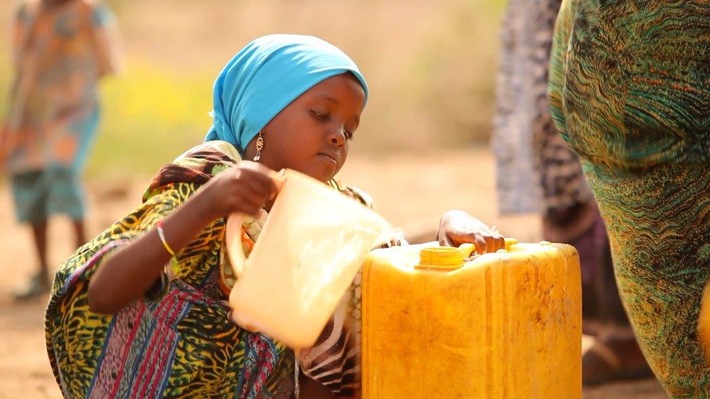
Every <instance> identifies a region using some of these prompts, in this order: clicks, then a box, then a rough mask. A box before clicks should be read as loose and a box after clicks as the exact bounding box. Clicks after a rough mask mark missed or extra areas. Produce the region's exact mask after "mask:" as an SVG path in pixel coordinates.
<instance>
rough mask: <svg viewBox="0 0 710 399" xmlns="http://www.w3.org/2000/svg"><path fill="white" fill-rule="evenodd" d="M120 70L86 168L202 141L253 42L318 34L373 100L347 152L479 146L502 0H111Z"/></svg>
mask: <svg viewBox="0 0 710 399" xmlns="http://www.w3.org/2000/svg"><path fill="white" fill-rule="evenodd" d="M16 3H17V1H3V2H2V4H0V32H2V33H3V34H0V89H1V90H2V93H0V111H2V112H3V114H2V115H3V116H4V110H5V109H6V108H7V92H8V88H9V84H10V80H11V74H12V71H11V63H10V56H9V55H10V48H9V44H10V40H9V37H10V35H9V34H4V33H10V32H11V23H12V18H13V6H14V5H15V4H16ZM109 4H111V6H112V8H113V10H114V12H115V14H116V17H117V22H118V27H119V35H120V37H121V41H122V43H123V64H124V70H123V72H122V73H121V74H120V75H119V76H117V77H112V78H110V79H108V80H106V81H104V82H102V84H101V96H102V112H103V114H102V115H103V117H102V121H101V126H100V132H99V135H98V136H97V139H96V143H95V147H94V152H93V154H92V156H91V158H90V161H89V165H88V170H87V174H88V176H89V177H90V178H100V177H101V176H104V175H114V174H120V175H123V176H128V175H131V174H141V175H142V174H151V173H153V172H155V171H156V170H157V168H159V167H160V165H162V164H164V163H165V162H168V161H170V160H171V159H172V158H174V157H175V156H177V155H179V154H180V153H181V152H183V151H184V150H185V149H187V148H189V147H190V146H192V145H195V144H198V143H199V142H201V141H202V139H203V137H204V134H205V133H206V131H207V129H208V128H209V126H210V124H211V120H210V118H209V115H208V114H209V111H210V110H211V105H212V97H211V96H212V93H211V91H212V83H213V80H214V78H215V77H216V75H217V74H218V73H219V71H220V69H221V67H222V66H223V65H224V64H225V63H226V62H227V61H228V60H229V58H231V56H232V55H233V54H234V53H235V52H236V51H238V50H239V49H240V48H241V47H242V46H244V45H245V44H246V43H248V42H249V41H250V40H251V39H253V38H255V37H257V36H261V35H264V34H269V33H303V34H313V35H316V36H319V37H322V38H324V39H326V40H328V41H330V42H332V43H334V44H335V45H337V46H338V47H340V48H342V49H343V50H344V51H345V52H346V53H348V54H349V55H350V56H351V57H352V58H353V59H354V60H355V62H357V63H358V65H359V66H360V68H361V69H362V71H363V73H364V75H365V77H366V78H367V79H368V83H369V85H370V90H371V97H370V99H369V103H368V106H367V108H366V110H365V113H364V114H363V120H362V123H361V125H360V128H359V129H358V131H357V132H356V135H355V140H354V142H353V144H352V146H351V152H353V153H355V152H357V153H369V154H375V153H387V152H403V151H410V152H415V153H420V154H421V155H422V156H423V157H426V151H427V150H430V149H439V148H450V147H456V146H472V145H487V143H488V138H489V135H490V129H491V122H492V117H493V111H494V108H495V101H494V100H495V99H494V85H495V72H496V67H497V63H498V60H497V57H498V44H499V42H500V40H499V31H500V26H499V25H500V16H501V13H502V9H503V7H504V2H503V1H502V0H468V1H463V0H461V1H452V0H438V1H433V0H409V1H405V0H389V1H377V0H357V1H355V0H301V1H294V0H280V1H276V0H251V1H249V0H204V1H192V0H112V1H109Z"/></svg>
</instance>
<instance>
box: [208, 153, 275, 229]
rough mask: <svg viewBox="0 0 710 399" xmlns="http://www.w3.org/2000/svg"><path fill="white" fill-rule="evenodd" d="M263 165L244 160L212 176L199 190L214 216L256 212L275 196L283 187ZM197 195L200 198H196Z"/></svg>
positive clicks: (215, 217) (254, 214)
mask: <svg viewBox="0 0 710 399" xmlns="http://www.w3.org/2000/svg"><path fill="white" fill-rule="evenodd" d="M273 173H274V172H273V171H272V170H271V169H269V168H267V167H266V166H264V165H261V164H259V163H256V162H251V161H242V162H241V163H240V164H239V165H237V166H234V167H232V168H230V169H229V170H225V171H223V172H221V173H219V174H217V175H216V176H215V177H213V178H212V179H211V180H210V181H209V182H208V183H207V184H205V186H204V187H203V189H202V192H201V193H199V194H198V195H199V200H200V201H203V202H204V205H205V207H206V209H207V210H208V212H209V214H210V215H211V216H212V219H217V218H220V217H224V216H227V215H229V214H231V213H235V212H236V213H243V214H246V215H250V216H256V215H258V213H259V210H260V209H262V208H263V207H264V206H265V205H266V204H267V202H271V201H273V200H274V199H275V198H276V195H277V194H278V191H279V189H280V184H279V183H277V181H275V180H274V179H273V178H272V177H271V174H273ZM195 199H197V198H195Z"/></svg>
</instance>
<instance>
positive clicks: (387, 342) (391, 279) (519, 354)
mask: <svg viewBox="0 0 710 399" xmlns="http://www.w3.org/2000/svg"><path fill="white" fill-rule="evenodd" d="M472 249H473V245H472V244H469V245H468V246H462V247H461V248H451V247H440V246H439V245H438V244H437V243H428V244H420V245H411V246H404V247H394V248H386V249H378V250H374V251H372V252H371V253H370V254H369V255H368V256H367V257H366V258H365V260H364V264H363V274H362V290H363V291H362V382H363V398H364V399H375V398H387V399H419V398H422V399H424V398H427V399H429V398H437V399H449V398H471V399H505V398H524V399H551V398H560V399H580V398H581V397H582V366H581V339H582V330H581V324H582V316H581V313H582V312H581V310H582V306H581V276H580V267H579V256H578V254H577V251H576V250H575V249H574V247H572V246H570V245H564V244H551V243H548V242H542V243H539V244H525V243H517V242H516V241H515V240H513V239H506V249H505V250H500V251H498V252H496V253H491V254H483V255H479V256H475V257H473V258H470V259H467V257H468V256H469V254H470V253H471V251H472Z"/></svg>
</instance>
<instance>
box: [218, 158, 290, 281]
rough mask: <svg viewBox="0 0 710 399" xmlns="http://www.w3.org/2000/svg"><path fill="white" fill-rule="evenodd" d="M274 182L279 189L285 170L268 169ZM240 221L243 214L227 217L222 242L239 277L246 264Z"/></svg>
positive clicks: (242, 219)
mask: <svg viewBox="0 0 710 399" xmlns="http://www.w3.org/2000/svg"><path fill="white" fill-rule="evenodd" d="M267 175H268V176H269V177H270V178H271V179H272V180H273V181H274V183H275V184H276V187H277V189H278V190H279V191H280V190H281V187H283V185H284V183H285V182H286V170H285V169H281V170H280V171H278V172H277V171H274V170H270V171H269V172H268V174H267ZM242 223H244V214H243V213H239V212H235V213H232V214H230V215H229V216H228V217H227V223H226V225H225V230H224V231H225V233H224V242H225V248H227V251H228V254H229V261H230V262H229V263H230V265H231V266H232V271H233V272H234V276H235V277H236V278H239V277H241V275H242V273H244V267H245V266H246V256H245V255H244V248H242Z"/></svg>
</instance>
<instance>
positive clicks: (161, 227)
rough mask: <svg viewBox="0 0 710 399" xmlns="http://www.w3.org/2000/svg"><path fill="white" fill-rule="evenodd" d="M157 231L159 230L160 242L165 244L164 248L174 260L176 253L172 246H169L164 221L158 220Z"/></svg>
mask: <svg viewBox="0 0 710 399" xmlns="http://www.w3.org/2000/svg"><path fill="white" fill-rule="evenodd" d="M155 227H156V229H157V230H158V237H160V242H162V243H163V247H164V248H165V250H166V251H168V253H169V254H170V256H172V257H173V258H174V257H175V251H173V249H172V248H170V245H168V241H167V240H166V239H165V232H164V231H163V220H162V219H160V220H158V223H156V224H155Z"/></svg>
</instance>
